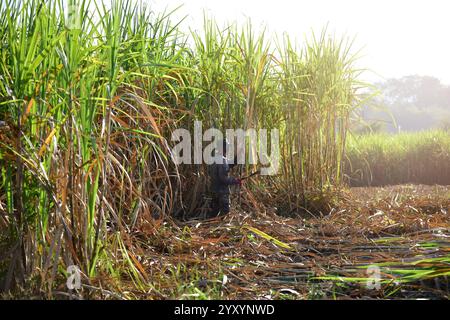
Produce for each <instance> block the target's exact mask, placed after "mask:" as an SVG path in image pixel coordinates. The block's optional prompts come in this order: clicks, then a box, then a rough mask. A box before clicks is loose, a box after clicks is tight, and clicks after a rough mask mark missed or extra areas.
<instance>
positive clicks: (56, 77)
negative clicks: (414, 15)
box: [0, 0, 358, 294]
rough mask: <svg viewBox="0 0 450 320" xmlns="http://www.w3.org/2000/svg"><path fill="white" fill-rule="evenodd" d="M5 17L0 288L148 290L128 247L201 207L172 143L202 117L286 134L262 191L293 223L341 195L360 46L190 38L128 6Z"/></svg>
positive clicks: (76, 5) (221, 34) (249, 32)
mask: <svg viewBox="0 0 450 320" xmlns="http://www.w3.org/2000/svg"><path fill="white" fill-rule="evenodd" d="M68 7H70V8H71V9H72V11H71V12H70V14H69V12H68V10H67V8H68ZM0 11H1V12H0V13H1V14H0V17H1V18H0V19H1V24H0V28H1V33H0V34H1V35H0V37H1V38H0V41H1V53H0V76H1V82H0V119H1V120H2V121H6V123H7V128H2V131H1V132H0V134H1V140H0V161H1V163H2V166H1V168H0V170H1V182H0V206H1V207H0V210H1V218H0V220H1V224H0V226H1V228H2V230H1V232H2V234H7V245H8V247H9V249H8V250H7V251H6V254H5V255H4V261H7V267H6V268H5V270H2V272H3V273H2V274H1V278H2V279H3V283H2V288H3V289H4V290H9V289H10V288H12V287H13V286H14V285H15V284H18V283H23V282H25V281H27V279H29V277H31V276H34V277H37V280H38V284H39V288H40V289H41V290H44V292H47V293H49V294H50V293H51V292H52V288H53V287H54V282H55V278H56V277H58V276H59V275H62V274H64V270H66V267H67V266H69V265H72V264H76V265H78V266H79V267H80V268H81V269H82V271H83V273H84V274H85V276H86V279H87V280H86V279H85V280H86V281H89V279H94V278H95V277H96V276H98V275H99V274H109V275H111V276H116V275H117V274H118V272H117V268H119V266H122V267H123V266H125V267H126V270H127V273H128V274H129V277H130V278H131V279H132V280H133V282H134V283H135V285H136V287H137V288H138V289H139V290H148V288H149V287H150V282H149V279H148V277H147V276H146V275H145V271H143V268H142V266H141V265H140V263H139V261H138V259H137V258H136V257H135V253H134V249H135V245H134V243H133V241H132V240H131V239H132V238H130V235H131V232H132V231H133V230H135V229H136V228H138V227H139V223H140V222H141V221H153V220H154V219H162V218H164V217H167V216H168V215H172V214H175V213H177V212H186V211H189V210H190V211H192V210H194V209H195V207H196V204H197V203H198V202H199V201H200V199H199V198H200V197H199V196H198V195H199V194H200V193H201V192H202V191H203V190H204V186H203V183H204V178H201V177H202V175H204V171H203V168H201V166H200V167H197V168H194V169H193V168H192V167H190V166H186V167H181V166H179V167H177V166H176V165H175V164H174V162H173V161H172V160H173V159H172V158H171V153H170V152H169V148H170V143H169V142H168V139H169V137H170V134H171V132H172V130H173V129H175V128H177V127H186V128H192V124H193V121H194V120H197V119H198V120H203V121H204V126H205V127H206V126H208V125H209V126H213V127H217V128H221V129H225V128H244V129H246V128H250V127H253V128H267V129H271V128H279V129H280V130H281V132H282V137H281V140H282V141H281V144H282V150H281V152H282V159H281V161H282V163H283V166H282V167H283V169H282V172H281V174H280V175H279V176H278V177H276V178H274V179H269V180H268V181H267V185H266V186H267V187H271V188H274V189H275V192H277V193H279V194H280V195H281V197H282V198H284V199H285V198H286V197H289V198H291V201H288V204H289V206H290V207H291V210H295V209H296V208H298V207H301V206H305V205H306V204H305V203H306V202H307V201H308V199H309V194H310V192H312V191H314V192H319V193H320V192H322V191H323V190H324V189H325V188H327V187H328V186H329V185H339V184H340V182H341V176H342V170H341V162H342V159H343V154H344V145H345V140H346V132H347V123H348V115H349V112H350V110H351V109H352V108H353V107H355V106H356V105H357V95H356V94H357V91H356V90H357V85H358V83H357V82H356V79H357V76H358V71H357V70H354V69H353V67H352V65H353V61H354V57H353V56H351V55H350V53H349V52H350V51H349V50H350V48H351V43H345V42H343V41H337V40H335V39H332V38H329V37H328V36H327V35H326V33H325V32H324V33H323V34H321V35H320V37H319V38H318V39H316V38H313V40H311V42H308V43H306V44H305V46H304V47H302V48H301V49H297V48H295V47H294V46H292V45H291V44H290V43H291V42H290V40H289V39H288V38H286V40H285V42H284V43H283V44H281V45H280V46H279V48H278V49H273V47H272V46H271V45H270V42H269V41H268V39H267V38H266V37H265V36H264V33H259V34H258V33H256V32H255V31H254V30H253V28H252V26H251V23H250V22H249V23H248V24H247V25H246V26H244V27H238V26H236V25H231V26H227V27H226V28H223V29H221V28H220V27H218V26H217V25H216V24H215V23H214V21H213V20H210V19H207V18H205V28H204V32H203V33H200V34H196V33H193V34H192V35H184V34H182V33H181V32H180V31H179V29H178V23H172V22H171V21H170V12H169V13H163V14H160V15H156V14H155V13H153V12H151V11H149V10H148V9H146V8H145V7H142V6H141V5H140V4H139V3H135V2H132V1H129V0H117V1H112V3H111V4H110V5H109V4H108V5H106V4H103V3H101V2H96V1H88V0H78V1H75V0H73V1H63V0H26V1H20V2H16V1H12V0H7V1H5V2H3V3H2V5H1V9H0ZM77 18H79V19H77ZM189 37H192V38H193V40H194V42H193V45H192V46H189V45H188V43H189V42H188V41H187V40H188V38H189ZM246 169H248V166H244V167H243V168H241V170H246ZM283 201H284V203H286V201H285V200H283ZM2 259H3V257H2Z"/></svg>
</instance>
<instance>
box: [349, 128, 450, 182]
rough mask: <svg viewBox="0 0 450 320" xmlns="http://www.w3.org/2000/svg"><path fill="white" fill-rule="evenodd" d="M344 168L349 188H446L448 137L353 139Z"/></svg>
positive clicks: (430, 133) (384, 135) (433, 134)
mask: <svg viewBox="0 0 450 320" xmlns="http://www.w3.org/2000/svg"><path fill="white" fill-rule="evenodd" d="M345 167H346V169H345V170H346V174H347V181H348V183H349V184H350V185H352V186H383V185H393V184H403V183H419V184H441V185H450V134H449V133H448V132H447V131H443V130H431V131H422V132H414V133H407V132H404V133H400V134H388V133H375V134H367V135H361V136H354V137H352V138H351V139H349V141H348V145H347V161H346V162H345Z"/></svg>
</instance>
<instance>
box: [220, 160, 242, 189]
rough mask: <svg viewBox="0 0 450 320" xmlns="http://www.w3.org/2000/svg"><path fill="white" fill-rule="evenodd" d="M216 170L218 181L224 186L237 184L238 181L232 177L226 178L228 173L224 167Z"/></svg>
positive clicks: (221, 166)
mask: <svg viewBox="0 0 450 320" xmlns="http://www.w3.org/2000/svg"><path fill="white" fill-rule="evenodd" d="M217 170H218V171H219V172H218V176H219V180H220V182H221V183H223V184H224V185H228V186H229V185H233V184H239V180H238V179H235V178H233V177H229V176H228V172H226V170H225V166H224V165H219V166H218V168H217Z"/></svg>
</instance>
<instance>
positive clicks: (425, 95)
mask: <svg viewBox="0 0 450 320" xmlns="http://www.w3.org/2000/svg"><path fill="white" fill-rule="evenodd" d="M375 87H376V90H379V92H380V94H379V95H378V96H376V97H375V98H373V99H370V100H369V101H368V102H367V104H366V105H365V106H364V107H363V111H362V116H363V118H364V119H366V121H374V120H378V121H385V122H390V124H389V125H387V127H386V128H387V130H388V131H392V132H394V131H399V129H400V128H401V130H405V131H417V130H423V129H430V128H435V127H439V126H440V123H441V122H442V121H444V120H446V119H448V120H449V121H450V86H446V85H443V84H442V83H441V82H440V81H439V79H437V78H434V77H429V76H418V75H412V76H406V77H403V78H400V79H389V80H387V81H385V82H381V83H377V84H376V85H375ZM392 118H393V119H394V120H392Z"/></svg>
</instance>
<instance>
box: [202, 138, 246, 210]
mask: <svg viewBox="0 0 450 320" xmlns="http://www.w3.org/2000/svg"><path fill="white" fill-rule="evenodd" d="M229 147H230V145H229V143H228V141H227V139H224V140H223V151H222V154H220V153H218V157H219V162H218V163H214V164H213V165H212V167H211V171H210V175H211V191H212V193H213V199H212V209H211V211H210V212H209V215H208V216H209V217H210V218H212V217H216V216H218V215H226V214H227V213H229V212H230V185H241V184H242V181H241V179H237V178H234V177H230V176H229V173H230V167H232V166H233V165H234V164H231V165H230V164H228V159H227V149H228V148H229Z"/></svg>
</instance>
